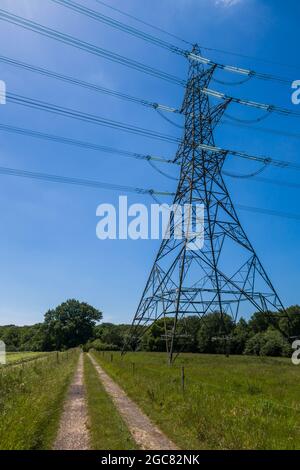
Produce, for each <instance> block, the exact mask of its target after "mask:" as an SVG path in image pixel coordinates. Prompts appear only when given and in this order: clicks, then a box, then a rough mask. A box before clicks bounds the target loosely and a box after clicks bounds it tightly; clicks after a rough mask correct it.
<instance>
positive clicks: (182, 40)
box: [95, 0, 193, 46]
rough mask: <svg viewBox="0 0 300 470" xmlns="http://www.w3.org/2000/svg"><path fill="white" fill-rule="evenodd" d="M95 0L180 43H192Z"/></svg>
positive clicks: (98, 1) (97, 0) (99, 0)
mask: <svg viewBox="0 0 300 470" xmlns="http://www.w3.org/2000/svg"><path fill="white" fill-rule="evenodd" d="M95 1H96V2H97V3H99V4H100V5H103V6H105V7H107V8H110V9H111V10H114V11H116V12H117V13H120V14H121V15H124V16H127V18H131V19H132V20H134V21H137V22H138V23H141V24H143V25H144V26H148V27H150V28H152V29H155V30H156V31H158V32H160V33H163V34H166V35H168V36H170V37H172V38H173V39H176V40H177V41H180V42H182V43H184V44H187V45H189V46H192V45H193V44H192V43H191V42H189V41H186V40H185V39H183V38H181V37H179V36H177V35H176V34H173V33H170V32H169V31H166V30H165V29H162V28H160V27H158V26H154V25H153V24H150V23H148V22H146V21H144V20H141V19H140V18H137V17H136V16H133V15H130V14H129V13H125V12H124V11H122V10H120V9H119V8H115V7H113V6H111V5H108V4H107V3H104V2H102V1H101V0H95Z"/></svg>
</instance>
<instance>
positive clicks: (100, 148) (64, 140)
mask: <svg viewBox="0 0 300 470" xmlns="http://www.w3.org/2000/svg"><path fill="white" fill-rule="evenodd" d="M0 131H4V132H9V133H13V134H18V135H22V136H29V137H33V138H36V139H43V140H48V141H50V142H56V143H60V144H66V145H72V146H75V147H80V148H84V149H88V150H95V151H96V152H103V153H108V154H112V155H120V156H124V157H129V158H134V159H136V160H145V161H150V160H151V161H155V162H159V163H169V164H170V163H173V161H172V160H170V159H169V160H167V159H165V158H163V157H157V156H155V155H144V154H141V153H136V152H129V151H128V150H121V149H117V148H113V147H106V146H104V145H98V144H95V143H92V142H86V141H82V140H76V139H70V138H68V137H63V136H57V135H53V134H45V133H42V132H38V131H34V130H32V129H24V128H21V127H15V126H8V125H5V124H0Z"/></svg>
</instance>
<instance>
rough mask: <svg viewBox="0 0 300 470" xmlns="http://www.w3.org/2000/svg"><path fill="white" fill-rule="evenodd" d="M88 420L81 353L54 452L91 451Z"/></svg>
mask: <svg viewBox="0 0 300 470" xmlns="http://www.w3.org/2000/svg"><path fill="white" fill-rule="evenodd" d="M87 420H88V415H87V406H86V400H85V387H84V375H83V354H82V353H81V354H80V358H79V362H78V367H77V370H76V373H75V376H74V379H73V382H72V383H71V386H70V389H69V392H68V396H67V399H66V402H65V406H64V411H63V415H62V417H61V422H60V427H59V431H58V435H57V438H56V441H55V444H54V450H88V449H90V444H89V432H88V429H87Z"/></svg>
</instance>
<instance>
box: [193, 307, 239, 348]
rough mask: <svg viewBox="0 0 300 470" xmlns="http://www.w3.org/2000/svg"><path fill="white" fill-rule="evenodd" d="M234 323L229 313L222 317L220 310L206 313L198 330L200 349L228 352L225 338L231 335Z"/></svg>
mask: <svg viewBox="0 0 300 470" xmlns="http://www.w3.org/2000/svg"><path fill="white" fill-rule="evenodd" d="M233 329H234V323H233V321H232V319H231V317H230V316H229V315H226V314H225V315H223V318H222V317H221V315H220V313H219V312H214V313H210V314H208V315H206V316H205V317H204V318H203V319H202V321H201V326H200V328H199V331H198V350H199V352H202V353H211V354H214V353H217V354H222V353H225V352H226V344H228V343H226V340H225V338H226V337H228V336H231V334H232V331H233Z"/></svg>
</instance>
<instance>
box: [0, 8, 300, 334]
mask: <svg viewBox="0 0 300 470" xmlns="http://www.w3.org/2000/svg"><path fill="white" fill-rule="evenodd" d="M78 1H79V0H78ZM81 2H82V3H84V4H85V5H87V6H90V7H91V8H94V9H97V10H99V11H100V12H103V13H105V14H108V15H112V16H114V17H115V18H117V19H120V20H122V21H129V20H125V19H124V17H122V16H120V15H118V14H117V13H113V12H112V11H111V10H109V9H107V8H105V7H104V6H101V5H100V4H99V3H97V2H96V1H95V0H86V1H84V2H83V0H81ZM107 2H109V4H111V5H113V6H115V7H119V8H121V9H123V10H126V11H127V12H129V13H131V14H133V15H135V16H138V17H140V18H142V19H144V20H146V21H148V22H150V23H154V24H157V25H158V26H160V27H162V28H165V29H167V30H169V31H170V32H172V33H174V34H177V35H179V36H181V37H183V38H186V39H187V40H189V41H191V42H193V43H194V42H198V44H199V45H200V46H201V45H203V46H206V47H212V48H220V49H226V50H229V51H235V52H237V53H240V54H246V55H251V56H255V57H257V58H266V59H269V60H270V61H274V62H278V63H280V64H282V65H276V64H270V63H265V62H262V61H259V60H254V59H252V60H248V59H245V58H240V57H235V56H231V55H225V54H224V53H216V52H207V51H205V54H206V56H208V57H210V58H212V59H215V60H218V61H219V62H226V63H229V64H232V65H238V66H241V67H251V68H255V69H257V70H260V71H266V72H270V73H273V74H279V75H281V76H286V77H288V78H290V79H291V81H292V80H296V79H300V64H299V52H298V50H297V39H298V38H299V33H298V28H299V13H300V6H299V2H297V1H296V0H289V2H282V1H280V0H231V1H230V0H151V2H150V1H146V0H143V1H141V0H140V1H138V0H126V1H120V0H107ZM1 8H3V9H6V10H9V11H11V12H14V13H16V14H18V15H21V16H25V17H27V18H29V19H33V20H35V21H38V22H41V23H42V24H44V25H47V26H50V27H52V28H55V29H58V30H59V31H63V32H65V33H68V34H71V35H74V36H76V37H79V38H81V39H83V40H86V41H89V42H92V43H94V44H97V45H99V46H101V47H104V48H106V49H109V50H112V51H115V52H118V53H120V54H122V55H125V56H128V57H130V58H133V59H135V60H138V61H140V62H143V63H146V64H148V65H151V66H153V67H156V68H159V69H161V70H164V71H166V72H169V73H172V74H175V75H177V76H179V77H181V78H183V79H184V78H185V77H186V74H187V65H188V64H187V62H186V61H185V59H183V58H181V57H177V56H175V55H173V54H171V53H169V52H167V51H164V50H162V49H160V48H158V47H155V46H153V45H149V44H146V43H144V42H142V41H141V40H138V39H135V38H132V37H130V36H128V35H126V34H125V33H121V32H118V31H116V30H112V29H110V28H109V27H106V26H104V25H102V24H100V23H97V22H95V21H93V20H92V19H88V18H84V17H82V16H79V15H78V14H76V13H74V12H70V11H68V10H66V9H65V8H63V7H61V6H58V5H56V4H54V3H52V2H51V1H50V0H43V1H41V0H15V1H14V2H11V1H10V0H2V1H1ZM130 24H132V25H133V26H137V27H141V26H139V25H136V23H134V22H133V21H130ZM145 29H146V27H145ZM148 32H152V30H150V29H148ZM154 34H157V33H154ZM162 38H164V36H162ZM166 39H168V38H166ZM298 42H299V41H298ZM178 45H179V46H181V44H180V43H178ZM0 50H1V52H0V54H1V55H5V56H9V57H12V58H15V59H19V60H23V61H25V62H29V63H32V64H34V65H37V66H42V67H45V68H48V69H50V70H56V71H57V72H59V73H63V74H66V75H71V76H74V77H77V78H80V79H82V80H85V81H91V82H93V83H96V84H99V85H101V86H105V87H108V88H113V89H115V90H118V91H121V92H125V93H130V94H132V95H134V96H139V97H141V98H146V99H149V100H151V101H155V102H160V103H165V104H168V105H171V106H179V105H180V103H181V101H182V98H183V89H182V88H180V87H178V86H176V85H173V84H169V83H167V82H164V81H161V80H159V79H158V78H151V77H149V76H147V75H144V74H142V73H140V72H136V71H133V70H131V69H128V68H125V67H123V66H121V65H118V64H115V63H112V62H109V61H106V60H105V59H101V58H97V57H95V56H92V55H89V54H87V53H85V52H83V51H79V50H78V49H74V48H72V47H70V46H67V45H63V44H61V43H58V42H56V41H53V40H51V39H47V38H43V37H41V36H38V35H36V34H35V33H32V32H29V31H25V30H22V29H20V28H17V27H16V26H13V25H9V24H6V23H4V22H2V21H0ZM203 53H204V52H203ZM284 64H286V65H284ZM219 77H220V78H223V79H227V80H229V79H231V80H233V79H234V77H232V76H228V75H227V76H225V75H224V74H223V75H221V74H219ZM0 79H1V80H5V82H6V84H7V91H9V92H13V93H18V94H21V95H26V96H29V97H32V98H36V99H41V100H43V101H49V102H51V103H55V104H58V105H61V106H68V107H71V108H76V109H78V110H81V111H85V112H89V113H94V114H99V115H101V116H105V117H107V118H111V119H115V120H118V121H124V122H128V123H129V124H132V125H139V126H141V127H144V128H149V129H152V130H155V131H160V132H163V133H166V134H169V135H174V136H180V131H179V130H178V129H176V128H175V127H173V126H171V125H169V124H168V123H167V122H165V121H164V120H162V119H161V118H160V116H159V115H158V114H157V113H155V111H152V110H150V109H146V108H143V107H140V106H139V105H137V104H133V103H126V102H123V101H120V100H117V99H114V98H112V97H106V96H104V95H101V94H96V93H93V92H91V91H88V90H83V89H80V88H78V87H75V86H71V85H66V84H63V83H60V82H59V81H55V80H53V79H52V80H51V79H49V78H46V77H41V76H38V75H34V74H32V73H30V72H25V71H24V70H17V69H14V68H13V67H11V66H8V65H3V64H2V63H0ZM214 87H215V89H218V90H221V91H222V90H224V91H226V92H228V93H231V94H233V95H234V96H238V97H244V98H248V99H254V100H257V101H263V102H270V103H274V104H277V105H280V106H283V107H286V108H291V109H295V106H294V105H292V104H291V88H290V86H289V85H280V84H276V83H272V82H264V81H255V80H253V81H250V82H248V83H247V84H244V85H243V86H241V87H237V86H231V87H222V86H221V85H218V84H214ZM299 112H300V106H299ZM251 113H252V114H251ZM231 114H234V115H235V116H243V117H245V111H241V110H240V109H239V108H238V107H237V106H233V107H232V110H231ZM248 116H249V117H250V118H251V117H255V116H257V114H254V112H249V114H248ZM0 122H1V123H5V124H10V125H15V126H20V127H28V128H31V129H36V130H39V131H41V132H47V133H52V134H59V135H62V136H67V137H71V138H77V139H82V140H88V141H92V142H95V143H99V144H101V145H110V146H114V147H119V148H124V149H127V150H129V151H134V152H141V153H146V154H148V153H154V154H156V155H163V156H166V157H168V158H170V157H172V156H173V155H174V154H175V152H176V146H175V145H173V144H170V143H162V142H159V141H156V140H151V139H147V138H145V137H137V136H133V135H130V134H126V133H124V132H119V131H114V130H109V129H106V128H102V127H99V126H96V125H91V124H86V123H81V122H77V121H74V120H71V119H67V118H62V117H57V116H53V115H51V114H47V113H45V112H42V111H34V110H29V109H26V108H22V107H20V106H17V105H14V104H10V103H8V104H7V105H6V106H1V107H0ZM260 125H261V127H269V128H276V129H281V130H286V131H290V132H295V133H296V132H298V133H299V132H300V125H299V120H297V119H292V118H285V117H276V116H271V117H270V118H269V119H268V120H267V121H265V122H263V123H262V124H260ZM0 138H1V148H0V159H1V164H0V165H1V166H9V167H15V168H20V169H27V170H31V171H40V172H48V173H54V174H60V175H64V176H73V177H82V178H95V179H98V180H100V181H105V182H113V183H117V184H125V185H132V186H140V187H145V188H152V187H153V188H158V189H166V190H171V191H173V190H174V189H175V186H176V184H175V182H173V181H171V180H168V179H166V178H164V177H163V176H161V175H159V174H158V173H157V172H155V171H154V170H153V169H152V168H151V167H150V166H149V165H147V164H146V163H144V162H139V161H135V160H130V159H124V158H122V157H118V156H112V155H103V154H97V153H95V152H93V151H88V150H82V149H79V148H76V147H74V148H73V147H68V146H64V145H60V144H55V143H50V142H48V143H47V142H44V141H39V140H34V139H31V138H29V137H21V136H15V135H9V134H5V133H1V134H0ZM216 142H217V144H218V145H220V146H224V147H229V148H234V149H238V150H245V151H248V152H249V153H254V154H270V155H271V156H273V157H274V158H279V159H282V160H287V161H292V162H298V163H299V156H298V154H299V140H297V139H288V138H287V137H284V136H280V135H272V134H267V133H260V132H255V131H254V130H251V129H239V128H235V127H233V126H226V127H225V126H222V127H221V128H220V129H219V130H218V131H217V134H216ZM226 168H227V169H230V170H233V171H239V172H243V171H244V172H249V170H250V171H251V170H252V168H253V166H250V164H249V163H241V162H240V161H237V159H233V158H230V159H229V160H228V162H227V163H226ZM265 176H266V177H270V178H274V179H283V180H286V181H291V182H297V180H298V178H297V176H298V175H297V173H296V172H295V171H291V170H284V171H283V170H278V169H268V170H267V171H266V173H265ZM0 178H1V180H0V181H1V186H0V188H1V190H0V191H1V197H0V212H1V225H0V227H1V228H0V240H1V244H0V260H1V269H0V286H1V295H0V323H1V324H11V323H15V324H19V325H22V324H31V323H34V322H39V321H42V319H43V315H44V313H45V312H46V310H47V309H49V308H52V307H55V306H56V305H57V304H59V303H61V302H62V301H64V300H66V299H67V298H71V297H72V298H73V297H75V298H78V299H79V300H82V301H86V302H89V303H91V304H93V305H94V306H96V307H98V308H99V309H101V310H103V312H104V319H105V320H106V321H112V322H115V323H119V322H129V321H130V320H131V318H132V316H133V314H134V311H135V308H136V306H137V303H138V301H139V298H140V295H141V293H142V289H143V286H144V284H145V282H146V279H147V276H148V273H149V270H150V268H151V264H152V262H153V259H154V256H155V254H156V252H157V249H158V247H159V241H146V240H139V241H123V240H122V241H100V240H98V239H97V238H96V233H95V229H96V223H97V218H96V207H97V206H98V204H100V203H103V202H107V203H114V204H115V203H116V202H117V198H118V196H119V194H118V193H114V192H109V191H104V190H103V191H102V190H91V189H87V188H79V187H71V186H63V185H57V184H52V183H45V182H39V181H32V180H22V179H19V178H13V177H7V176H0ZM226 181H227V182H228V187H229V189H230V191H231V194H232V198H233V201H234V202H235V203H237V204H244V205H251V206H255V207H262V208H267V209H274V210H280V211H285V212H294V213H300V207H299V192H298V191H299V190H297V189H290V188H284V187H279V186H272V185H267V184H261V183H258V182H255V181H253V180H231V179H230V178H228V179H227V180H226ZM129 202H144V203H147V204H151V202H152V201H151V199H149V198H148V197H147V196H138V195H130V196H129ZM166 202H168V201H166ZM239 214H240V218H241V221H242V223H243V225H244V227H245V229H246V231H247V233H248V235H249V238H250V240H251V241H252V243H253V245H254V246H255V248H256V249H257V252H258V254H259V256H260V258H261V260H262V262H263V264H264V266H265V268H266V270H267V272H268V273H269V274H270V276H271V278H272V280H273V282H274V285H275V287H276V288H277V290H278V293H279V295H280V296H281V298H282V300H283V303H284V304H285V305H291V304H295V303H299V293H298V286H299V275H300V267H299V254H300V249H299V235H298V234H299V222H297V221H295V220H288V219H283V218H276V217H272V216H269V215H260V214H250V213H246V212H242V211H240V212H239Z"/></svg>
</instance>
